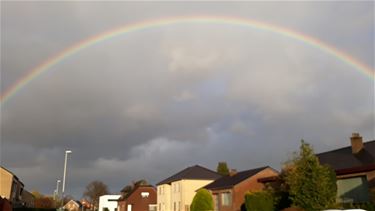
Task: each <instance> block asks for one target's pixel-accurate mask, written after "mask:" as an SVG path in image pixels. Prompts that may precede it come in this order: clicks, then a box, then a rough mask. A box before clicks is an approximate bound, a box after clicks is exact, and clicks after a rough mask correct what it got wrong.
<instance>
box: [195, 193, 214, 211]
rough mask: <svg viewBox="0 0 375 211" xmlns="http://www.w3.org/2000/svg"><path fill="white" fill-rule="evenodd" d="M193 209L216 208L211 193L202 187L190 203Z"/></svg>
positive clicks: (206, 210) (203, 210)
mask: <svg viewBox="0 0 375 211" xmlns="http://www.w3.org/2000/svg"><path fill="white" fill-rule="evenodd" d="M190 210H191V211H208V210H214V202H213V199H212V195H211V193H210V192H209V191H208V190H206V189H204V188H202V189H200V190H198V191H197V193H196V194H195V196H194V198H193V201H192V202H191V205H190Z"/></svg>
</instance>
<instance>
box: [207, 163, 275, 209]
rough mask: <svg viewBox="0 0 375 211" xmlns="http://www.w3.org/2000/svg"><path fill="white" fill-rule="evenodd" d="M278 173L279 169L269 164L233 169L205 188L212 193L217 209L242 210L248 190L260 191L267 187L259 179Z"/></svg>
mask: <svg viewBox="0 0 375 211" xmlns="http://www.w3.org/2000/svg"><path fill="white" fill-rule="evenodd" d="M278 175H279V172H278V171H276V170H274V169H273V168H271V167H268V166H266V167H261V168H256V169H251V170H246V171H241V172H235V171H232V172H231V173H230V174H229V175H228V176H224V177H222V178H220V179H217V180H216V181H214V182H212V183H210V184H208V185H206V186H205V187H204V188H206V189H208V190H209V191H210V192H211V193H212V196H213V199H214V210H215V211H240V210H241V206H242V205H243V204H244V202H245V194H246V192H248V191H259V190H262V189H263V188H264V187H265V186H264V184H263V183H262V182H259V181H258V179H260V178H266V177H275V176H278ZM242 209H243V208H242Z"/></svg>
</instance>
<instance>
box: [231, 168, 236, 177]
mask: <svg viewBox="0 0 375 211" xmlns="http://www.w3.org/2000/svg"><path fill="white" fill-rule="evenodd" d="M236 174H237V170H236V169H231V170H230V171H229V176H234V175H236Z"/></svg>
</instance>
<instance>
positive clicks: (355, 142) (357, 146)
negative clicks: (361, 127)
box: [350, 133, 363, 154]
mask: <svg viewBox="0 0 375 211" xmlns="http://www.w3.org/2000/svg"><path fill="white" fill-rule="evenodd" d="M350 142H351V144H352V153H353V154H357V153H358V152H360V151H361V150H362V149H363V142H362V137H361V136H360V135H359V133H352V137H350Z"/></svg>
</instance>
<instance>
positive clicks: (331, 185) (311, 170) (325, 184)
mask: <svg viewBox="0 0 375 211" xmlns="http://www.w3.org/2000/svg"><path fill="white" fill-rule="evenodd" d="M283 171H284V173H285V174H284V175H285V176H284V180H285V183H286V185H287V187H288V192H289V198H290V200H291V202H292V205H293V206H296V207H300V208H303V209H305V210H307V211H315V210H323V209H326V208H329V207H331V206H332V205H334V203H335V200H336V193H337V187H336V175H335V172H334V171H333V170H332V169H331V168H329V167H328V166H322V165H320V163H319V159H318V158H317V157H316V156H315V154H314V151H313V149H312V148H311V147H310V145H309V144H307V143H305V142H304V141H303V140H302V141H301V146H300V152H299V153H298V154H295V157H294V159H292V161H290V162H289V163H287V164H286V166H285V167H284V170H283Z"/></svg>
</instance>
